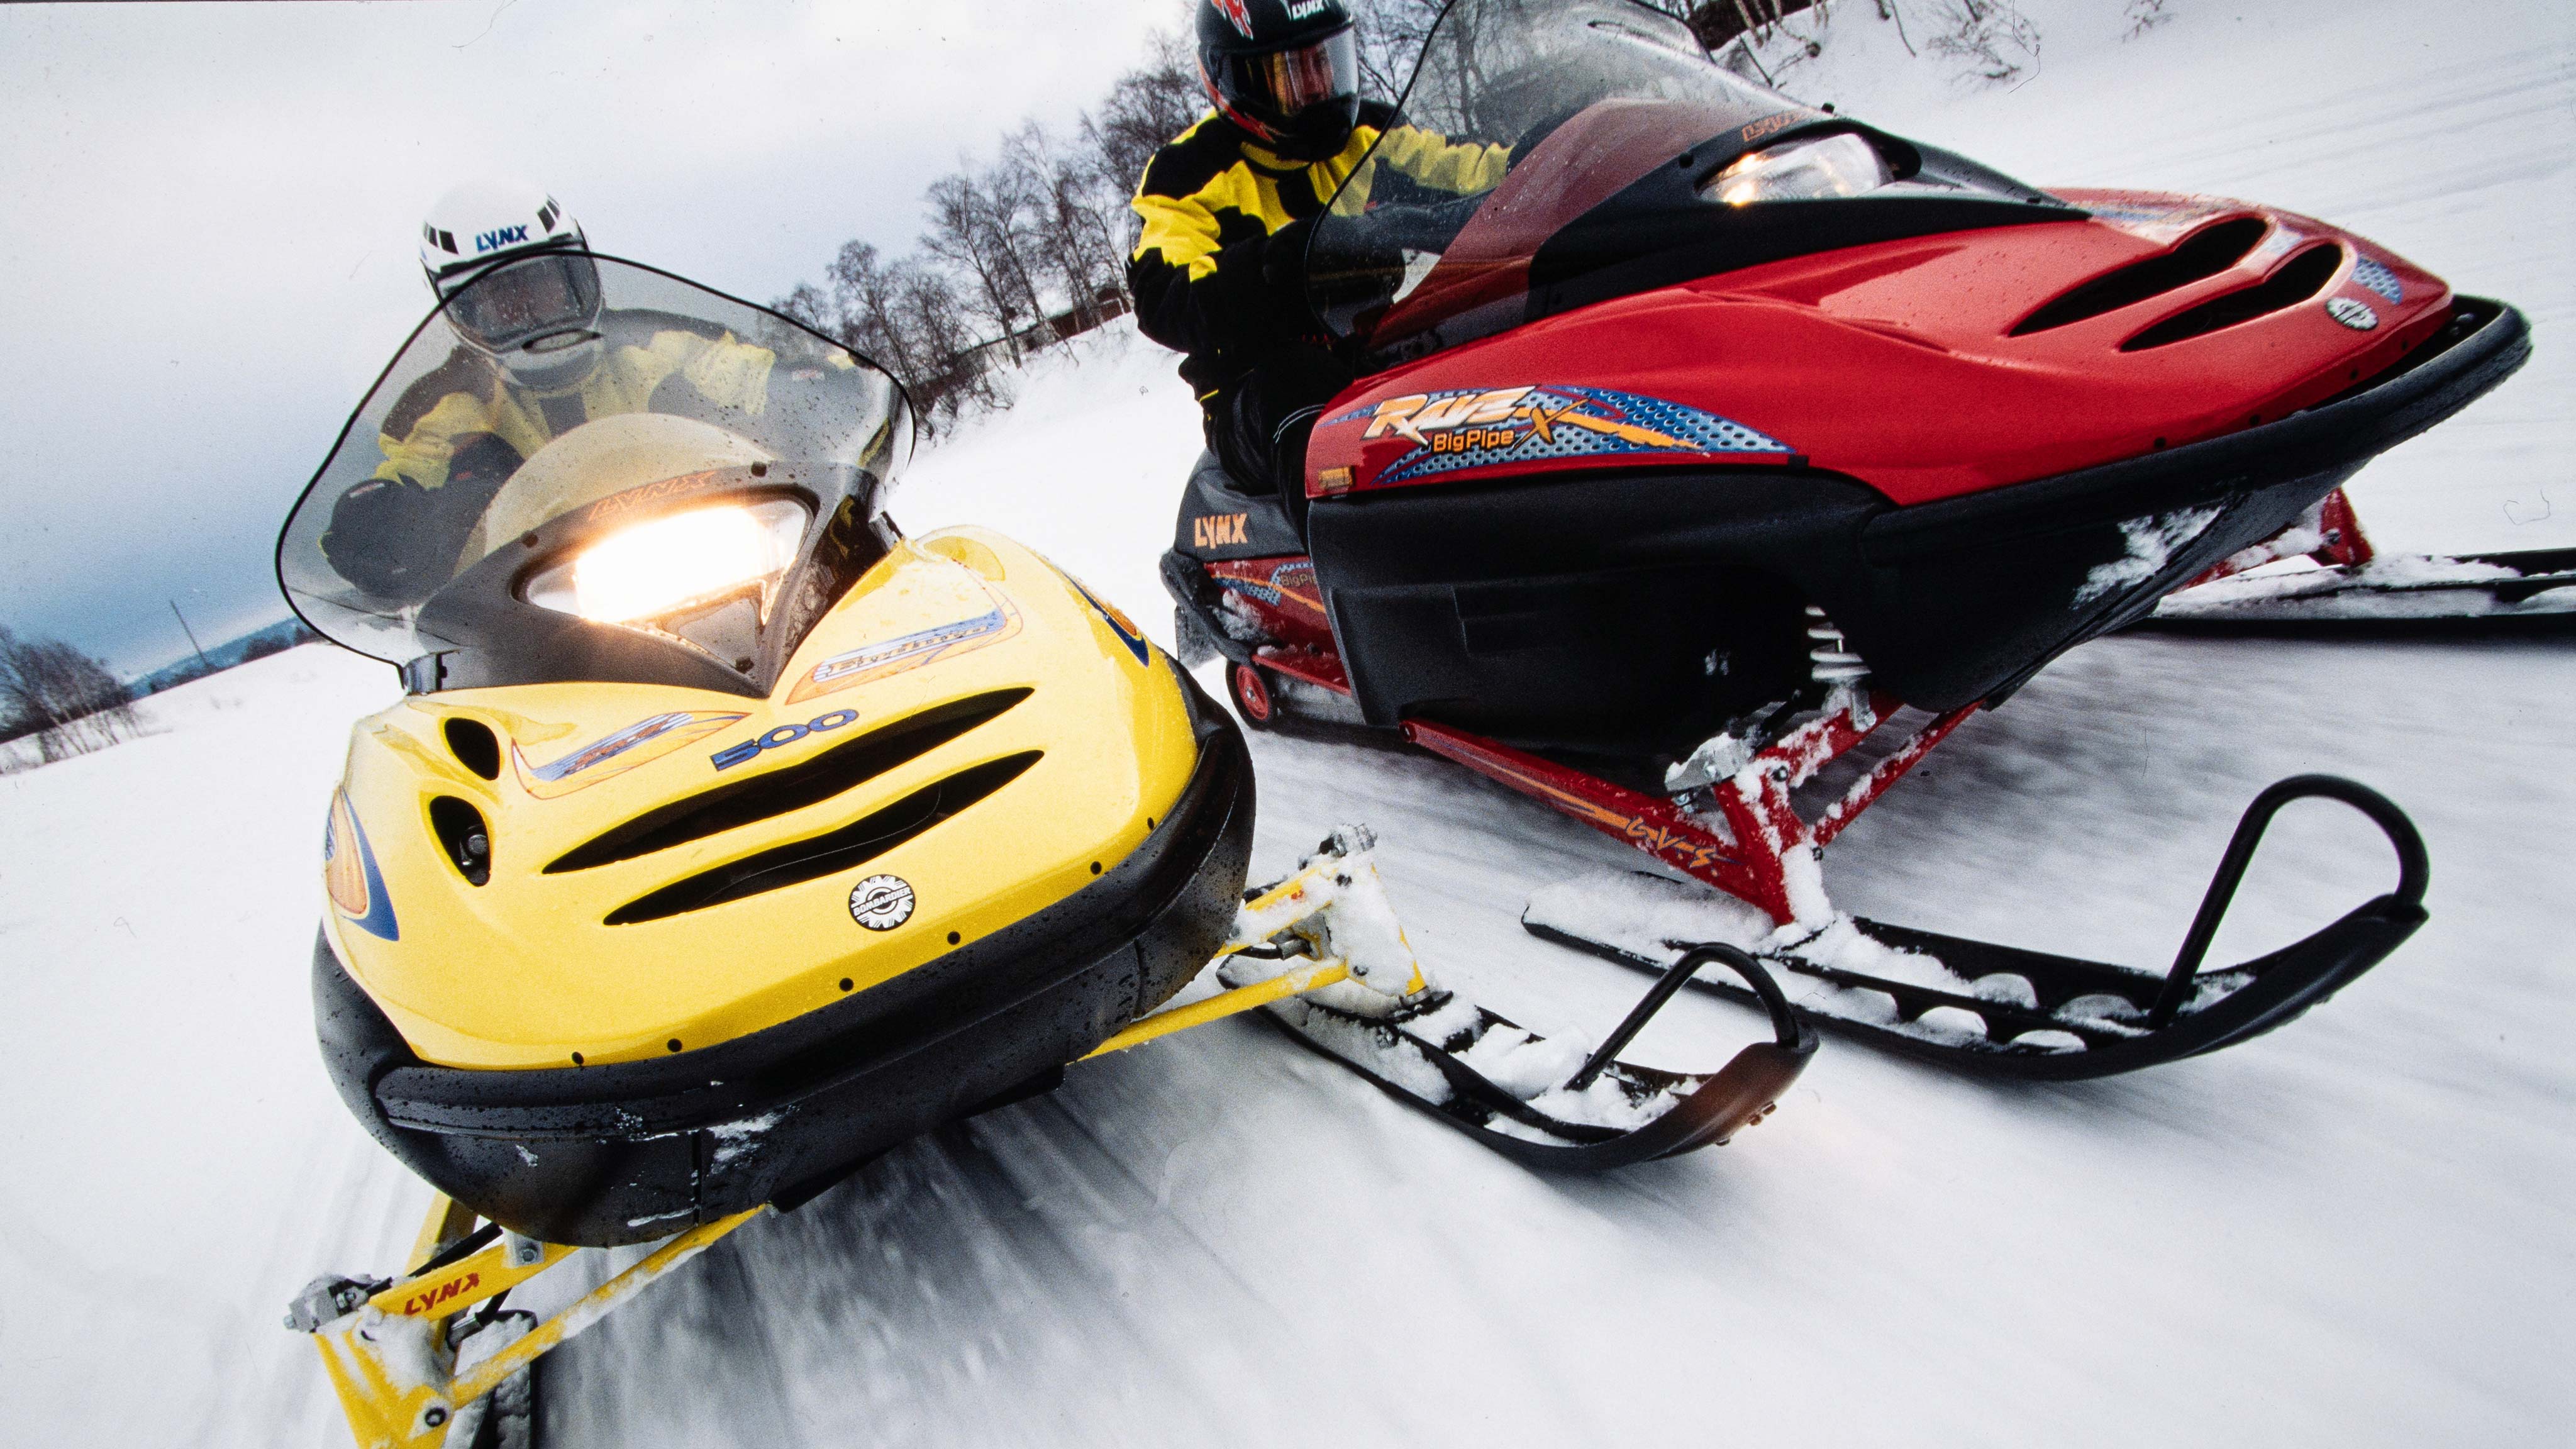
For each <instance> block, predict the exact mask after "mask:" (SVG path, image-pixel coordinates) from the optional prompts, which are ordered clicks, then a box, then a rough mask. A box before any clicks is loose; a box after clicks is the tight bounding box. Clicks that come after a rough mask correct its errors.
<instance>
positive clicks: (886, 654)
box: [787, 599, 1020, 704]
mask: <svg viewBox="0 0 2576 1449" xmlns="http://www.w3.org/2000/svg"><path fill="white" fill-rule="evenodd" d="M1018 632H1020V615H1019V611H1018V610H1016V609H1014V608H1012V607H1011V606H1010V605H1009V604H1007V603H1005V602H1003V601H1002V600H1000V599H995V600H994V601H993V607H992V608H991V609H990V610H988V611H987V612H985V613H981V614H978V615H976V616H975V617H973V618H971V619H960V620H958V621H957V622H955V623H953V624H941V625H939V626H938V627H936V628H931V629H923V630H921V631H920V632H918V633H913V634H905V635H902V636H901V637H899V638H894V639H880V640H878V641H876V642H875V643H872V644H862V645H860V646H859V647H858V648H856V649H848V650H844V651H842V652H841V653H838V654H835V655H833V656H832V657H831V658H829V659H826V660H824V661H823V662H822V663H820V664H817V665H815V666H814V667H813V669H811V670H810V671H808V672H807V673H806V675H805V677H804V678H803V679H801V680H799V681H797V684H796V688H795V689H794V690H793V691H792V692H791V693H789V694H788V696H787V702H788V703H789V704H800V703H802V702H804V701H805V700H809V699H812V698H814V697H815V696H816V695H822V694H832V693H835V692H837V691H839V690H844V689H850V688H854V687H856V686H858V685H862V684H867V683H870V682H872V681H875V680H879V679H883V678H885V677H886V676H888V675H890V674H901V673H903V672H905V671H906V670H911V669H919V668H920V667H921V666H923V665H925V664H929V663H932V662H934V661H937V660H941V659H946V658H949V657H951V656H953V655H958V654H963V653H965V652H967V651H968V650H970V649H981V648H983V647H984V646H985V645H987V644H998V643H1000V642H1001V641H1003V640H1005V639H1008V638H1010V637H1011V636H1012V635H1014V634H1016V633H1018Z"/></svg>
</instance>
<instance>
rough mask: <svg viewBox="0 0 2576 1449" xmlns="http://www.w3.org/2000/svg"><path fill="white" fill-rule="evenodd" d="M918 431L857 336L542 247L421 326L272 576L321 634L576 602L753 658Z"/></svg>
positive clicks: (870, 503) (376, 650)
mask: <svg viewBox="0 0 2576 1449" xmlns="http://www.w3.org/2000/svg"><path fill="white" fill-rule="evenodd" d="M910 449H911V424H910V421H909V414H908V412H907V410H906V407H905V404H904V399H903V394H902V391H901V389H899V388H898V387H897V386H896V385H895V383H894V382H893V380H892V379H891V378H889V377H888V376H887V375H886V374H885V373H884V372H882V371H880V370H879V369H877V368H876V367H875V366H873V365H871V364H869V363H868V362H866V361H864V360H863V359H861V358H859V357H857V356H855V355H854V354H852V353H851V352H849V351H848V350H846V349H844V348H842V347H840V346H839V345H837V344H835V343H833V342H830V341H828V340H826V339H825V338H823V337H821V336H818V335H817V334H815V333H812V332H809V331H807V330H806V329H804V328H803V327H800V326H798V325H797V324H795V323H793V322H791V321H789V320H787V319H786V318H784V317H781V316H778V315H777V314H775V313H772V312H769V311H766V310H764V309H761V308H758V307H754V306H752V305H750V304H749V303H745V302H739V301H736V300H734V299H732V298H730V297H726V296H723V295H721V294H719V293H716V292H711V291H708V290H706V289H705V288H703V287H699V286H696V285H694V284H692V283H689V282H685V281H682V280H681V279H679V278H677V277H673V276H670V275H668V274H666V273H663V272H658V271H655V270H653V269H651V268H649V267H643V266H638V265H636V264H634V263H630V262H622V261H618V260H616V259H614V258H610V257H596V256H590V255H587V254H582V253H577V252H554V253H548V254H544V255H541V256H538V257H535V258H531V259H527V260H524V261H520V262H517V263H512V264H504V265H502V266H499V267H496V268H494V269H493V270H492V271H491V272H487V273H485V274H484V275H483V276H481V277H478V278H477V279H475V280H474V281H473V282H471V283H469V284H468V285H467V286H466V287H464V288H463V289H461V290H459V291H457V292H455V293H453V294H452V295H450V297H449V298H448V300H447V301H446V302H445V303H444V304H443V305H442V306H441V308H440V309H439V310H438V311H437V312H434V313H432V314H431V316H430V317H429V319H428V320H427V321H425V322H423V323H422V324H421V326H420V328H419V329H418V330H417V331H416V332H414V333H413V335H412V337H411V340H410V342H409V343H408V344H406V345H405V346H404V348H403V350H402V351H401V353H400V354H399V355H397V356H396V357H395V358H394V360H393V363H392V364H391V365H390V366H389V367H387V368H386V369H385V372H384V375H383V376H382V377H380V378H378V379H377V381H376V385H375V387H374V389H373V390H372V391H370V392H369V393H368V394H367V397H366V400H365V401H364V402H362V403H360V404H359V405H358V409H357V412H356V413H355V414H354V415H353V416H352V417H351V419H350V421H349V425H348V428H347V429H346V430H345V431H344V432H343V433H342V434H341V436H340V440H339V442H338V444H337V445H336V446H335V447H334V448H333V449H332V451H331V454H330V456H329V457H328V458H327V459H325V460H324V461H323V464H322V467H321V469H320V471H319V472H318V473H316V474H315V475H314V479H313V482H312V483H311V484H310V485H308V486H307V488H306V490H305V493H304V496H303V498H302V499H301V500H300V501H299V502H298V503H297V505H296V508H295V511H294V513H293V514H292V515H291V516H290V517H289V518H288V519H287V522H286V528H285V531H284V532H283V534H282V535H281V536H280V537H279V540H278V549H277V571H278V580H279V583H280V584H281V585H282V586H283V587H284V589H285V590H286V595H287V599H288V602H289V603H290V604H292V605H293V606H294V608H295V610H296V612H297V613H298V614H300V615H302V616H303V617H304V619H305V620H306V621H307V622H308V623H310V624H312V625H313V626H314V627H315V628H316V629H319V630H320V631H321V632H322V633H323V634H325V635H327V636H328V637H330V638H331V639H333V640H335V641H337V642H339V643H341V644H345V645H347V646H348V647H350V648H352V649H355V650H358V651H359V652H361V653H365V654H371V655H374V656H375V657H377V658H379V659H384V660H387V661H389V662H393V663H398V664H399V663H405V662H408V661H411V660H413V659H416V658H419V657H421V656H423V655H429V654H436V653H439V652H441V651H446V650H456V649H464V648H468V647H478V648H482V649H485V650H486V651H487V652H488V651H489V650H491V649H492V648H493V647H494V641H493V640H492V639H490V638H488V637H480V636H485V635H489V634H491V633H492V632H494V631H507V630H512V629H516V630H519V631H520V632H523V633H524V632H527V631H528V630H530V629H531V628H534V629H535V630H536V631H537V632H539V633H546V632H549V631H556V632H559V631H557V630H556V625H557V624H558V623H560V624H561V625H563V626H565V627H571V626H574V625H580V626H596V627H604V628H611V629H618V630H624V631H628V632H630V633H640V634H643V635H647V636H650V637H651V638H652V639H654V640H656V641H658V643H660V644H663V645H668V646H670V647H671V648H673V649H676V650H680V651H684V652H688V653H692V654H697V655H703V656H705V659H706V660H707V661H710V662H712V663H713V664H716V665H721V666H722V667H723V668H724V669H726V670H730V671H733V672H735V673H738V674H755V673H757V672H758V669H759V662H760V661H771V660H774V659H775V658H777V657H779V656H780V655H782V654H783V653H784V651H785V649H786V648H788V647H792V644H793V642H794V641H793V639H792V638H781V637H779V636H780V635H781V633H782V629H781V625H782V622H783V623H784V624H785V625H786V626H787V627H786V628H785V630H784V632H785V633H787V634H796V633H801V630H802V628H804V627H807V626H810V624H811V622H812V616H813V615H814V614H816V613H817V612H819V605H818V604H817V602H816V601H815V600H813V599H810V598H807V597H805V596H806V595H809V594H812V593H814V592H816V589H817V587H821V588H823V589H825V590H826V591H830V590H832V589H833V588H835V587H836V585H835V584H834V582H833V581H832V580H825V581H823V582H822V583H821V584H819V585H818V584H817V582H816V580H815V578H814V577H813V576H814V574H815V572H816V570H817V569H818V568H819V569H821V570H823V571H824V572H826V573H831V574H833V575H834V576H835V578H836V579H837V576H838V575H839V574H841V573H846V572H847V569H848V568H849V566H850V565H851V564H852V563H853V562H854V558H853V551H854V549H855V548H857V547H858V545H857V544H855V543H854V542H853V540H854V539H856V538H857V536H858V535H859V534H860V533H862V532H864V531H865V530H866V529H867V528H872V527H873V522H872V521H873V519H874V518H875V516H876V514H877V512H878V508H879V504H880V501H881V495H882V493H883V491H884V488H885V486H886V484H887V483H888V482H889V481H890V480H891V478H892V475H893V472H894V470H895V469H896V468H897V467H898V466H899V465H900V464H901V462H902V461H903V460H904V458H905V457H906V456H907V455H908V454H909V452H910ZM469 578H471V579H473V580H476V581H477V582H476V586H475V589H468V588H467V586H466V583H465V582H464V581H466V580H468V579H469ZM478 589H479V590H480V592H481V594H483V595H490V596H491V597H489V598H482V599H481V601H480V602H476V601H475V599H473V598H469V597H468V595H471V594H475V593H476V590H478ZM478 597H479V596H478ZM821 602H823V603H828V599H826V600H823V601H821ZM518 605H526V606H528V607H530V608H534V609H536V610H539V611H541V612H540V613H538V614H528V613H525V612H523V611H520V610H519V609H518V608H517V606H518ZM782 614H783V615H784V616H785V618H784V620H783V621H782ZM532 621H533V623H532ZM594 652H595V651H594Z"/></svg>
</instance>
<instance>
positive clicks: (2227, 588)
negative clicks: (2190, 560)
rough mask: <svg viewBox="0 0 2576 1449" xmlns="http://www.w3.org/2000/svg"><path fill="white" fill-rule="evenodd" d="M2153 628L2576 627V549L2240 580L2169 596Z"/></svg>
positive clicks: (2421, 559)
mask: <svg viewBox="0 0 2576 1449" xmlns="http://www.w3.org/2000/svg"><path fill="white" fill-rule="evenodd" d="M2148 622H2149V623H2150V624H2151V625H2152V626H2153V627H2156V628H2160V629H2172V630H2177V631H2189V632H2194V633H2200V632H2210V633H2218V632H2245V631H2259V632H2265V633H2271V632H2280V631H2283V630H2292V629H2295V630H2298V631H2300V632H2308V631H2311V630H2314V631H2316V632H2328V631H2332V632H2362V631H2369V630H2373V629H2403V628H2422V627H2428V626H2434V625H2443V626H2451V627H2461V626H2469V627H2488V626H2505V625H2538V626H2543V627H2556V628H2568V627H2576V548H2558V549H2528V550H2524V551H2520V552H2515V553H2477V554H2461V555H2458V556H2456V557H2451V556H2443V555H2432V554H2410V555H2397V556H2391V555H2385V554H2383V555H2381V556H2379V557H2377V558H2375V559H2372V560H2371V561H2370V562H2368V563H2365V564H2359V565H2352V566H2346V567H2327V568H2313V569H2300V570H2296V571H2291V572H2277V573H2257V574H2244V575H2238V576H2235V577H2232V578H2226V579H2220V580H2216V581H2213V582H2211V583H2206V584H2202V585H2199V586H2198V587H2195V588H2190V589H2185V590H2183V591H2182V592H2180V593H2177V594H2171V595H2168V596H2167V597H2166V598H2165V600H2164V601H2163V602H2162V603H2160V604H2158V605H2157V606H2156V612H2155V613H2154V615H2153V616H2151V618H2150V619H2149V621H2148Z"/></svg>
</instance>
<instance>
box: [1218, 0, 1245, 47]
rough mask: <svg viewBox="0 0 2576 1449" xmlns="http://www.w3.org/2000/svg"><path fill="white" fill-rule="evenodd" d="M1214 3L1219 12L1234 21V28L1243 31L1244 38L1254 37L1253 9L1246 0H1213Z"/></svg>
mask: <svg viewBox="0 0 2576 1449" xmlns="http://www.w3.org/2000/svg"><path fill="white" fill-rule="evenodd" d="M1212 3H1213V4H1215V6H1216V8H1217V13H1219V14H1221V15H1223V16H1224V17H1225V18H1226V19H1228V20H1231V21H1233V22H1234V28H1235V29H1237V30H1240V31H1242V32H1243V38H1244V39H1246V40H1250V39H1251V38H1252V10H1251V7H1250V6H1249V5H1248V4H1246V0H1212Z"/></svg>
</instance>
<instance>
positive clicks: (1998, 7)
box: [1923, 0, 2039, 85]
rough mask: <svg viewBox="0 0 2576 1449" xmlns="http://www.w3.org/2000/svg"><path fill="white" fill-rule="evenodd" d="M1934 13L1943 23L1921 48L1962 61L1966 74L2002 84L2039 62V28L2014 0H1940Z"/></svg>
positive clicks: (1940, 22) (1965, 75) (1938, 21)
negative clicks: (2016, 5) (2018, 7)
mask: <svg viewBox="0 0 2576 1449" xmlns="http://www.w3.org/2000/svg"><path fill="white" fill-rule="evenodd" d="M1933 15H1934V17H1935V19H1936V21H1937V23H1938V24H1939V26H1940V27H1941V28H1940V29H1939V30H1938V31H1936V32H1935V33H1934V34H1933V36H1932V38H1931V39H1929V40H1927V41H1925V42H1923V48H1924V49H1926V50H1928V51H1930V52H1932V53H1933V54H1934V55H1946V56H1949V57H1950V58H1952V59H1953V60H1957V61H1961V62H1963V63H1964V66H1965V68H1964V70H1963V71H1962V73H1961V74H1962V78H1969V77H1973V78H1975V79H1977V80H1982V81H1985V82H1986V83H1988V84H1990V85H2001V84H2002V83H2003V82H2005V81H2008V80H2012V79H2014V78H2016V77H2018V76H2019V75H2021V73H2022V72H2023V70H2024V69H2026V68H2033V67H2036V66H2037V65H2038V64H2039V27H2038V26H2036V25H2033V24H2032V23H2031V21H2030V17H2029V16H2026V15H2024V14H2022V13H2021V12H2020V11H2019V10H2016V9H2014V8H2013V6H2012V3H2011V0H1940V3H1939V4H1937V5H1935V6H1934V7H1933Z"/></svg>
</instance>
